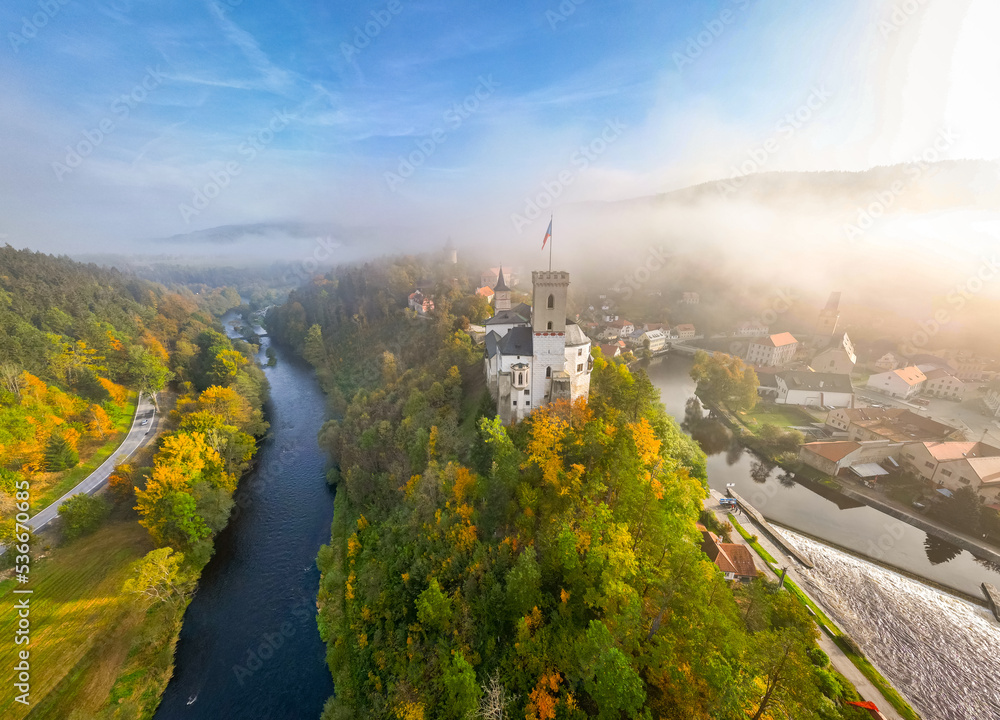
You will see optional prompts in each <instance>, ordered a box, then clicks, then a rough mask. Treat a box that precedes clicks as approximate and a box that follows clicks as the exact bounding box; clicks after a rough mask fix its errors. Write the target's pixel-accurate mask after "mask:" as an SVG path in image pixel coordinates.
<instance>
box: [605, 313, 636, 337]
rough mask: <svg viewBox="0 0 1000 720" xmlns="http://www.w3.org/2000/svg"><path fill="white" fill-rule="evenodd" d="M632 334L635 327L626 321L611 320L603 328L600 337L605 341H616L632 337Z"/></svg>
mask: <svg viewBox="0 0 1000 720" xmlns="http://www.w3.org/2000/svg"><path fill="white" fill-rule="evenodd" d="M616 317H617V316H616ZM634 332H635V325H633V324H632V323H630V322H629V321H628V320H612V321H610V322H609V323H608V326H607V327H606V328H604V332H603V333H602V336H603V337H604V338H605V339H606V340H617V339H618V338H622V339H627V338H630V337H632V334H633V333H634Z"/></svg>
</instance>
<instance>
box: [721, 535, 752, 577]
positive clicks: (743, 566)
mask: <svg viewBox="0 0 1000 720" xmlns="http://www.w3.org/2000/svg"><path fill="white" fill-rule="evenodd" d="M718 548H719V556H718V557H717V558H715V564H716V565H718V566H719V569H720V570H722V571H723V572H731V573H735V574H736V575H737V576H739V577H751V578H752V577H757V568H756V567H755V566H754V563H753V555H751V554H750V549H749V548H747V546H746V545H737V544H736V543H719V544H718Z"/></svg>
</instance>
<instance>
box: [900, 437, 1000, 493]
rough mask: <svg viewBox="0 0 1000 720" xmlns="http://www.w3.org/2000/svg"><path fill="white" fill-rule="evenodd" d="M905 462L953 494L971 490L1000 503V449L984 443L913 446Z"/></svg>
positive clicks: (902, 458)
mask: <svg viewBox="0 0 1000 720" xmlns="http://www.w3.org/2000/svg"><path fill="white" fill-rule="evenodd" d="M901 462H902V463H903V465H904V466H906V467H907V468H908V469H909V470H911V471H913V472H914V473H915V474H917V475H919V476H920V477H921V478H923V479H924V480H927V481H928V482H931V483H934V484H936V485H939V486H941V487H944V488H947V489H948V490H951V491H952V492H954V491H956V490H958V489H960V488H962V487H971V488H972V489H973V490H975V491H976V493H977V494H978V495H979V496H980V497H982V498H983V499H984V500H985V501H986V502H988V503H995V502H997V501H998V500H1000V449H997V448H995V447H993V446H991V445H986V444H985V443H981V442H924V443H910V444H908V445H906V447H904V448H903V453H902V457H901Z"/></svg>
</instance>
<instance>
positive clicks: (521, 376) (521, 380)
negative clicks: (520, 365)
mask: <svg viewBox="0 0 1000 720" xmlns="http://www.w3.org/2000/svg"><path fill="white" fill-rule="evenodd" d="M517 384H518V385H524V373H518V374H517Z"/></svg>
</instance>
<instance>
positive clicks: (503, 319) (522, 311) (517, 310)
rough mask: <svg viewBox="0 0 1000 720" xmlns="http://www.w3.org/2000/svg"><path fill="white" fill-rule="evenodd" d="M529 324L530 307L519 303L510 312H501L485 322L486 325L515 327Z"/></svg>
mask: <svg viewBox="0 0 1000 720" xmlns="http://www.w3.org/2000/svg"><path fill="white" fill-rule="evenodd" d="M530 322H531V306H530V305H528V304H527V303H519V304H517V305H515V306H514V307H512V308H511V309H510V310H501V311H500V312H498V313H497V314H496V315H494V316H493V317H491V318H490V319H489V320H487V321H486V324H487V325H516V324H517V323H530Z"/></svg>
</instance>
